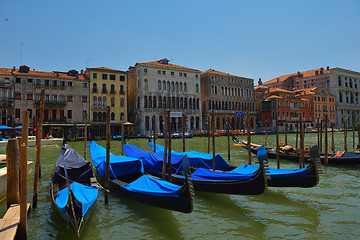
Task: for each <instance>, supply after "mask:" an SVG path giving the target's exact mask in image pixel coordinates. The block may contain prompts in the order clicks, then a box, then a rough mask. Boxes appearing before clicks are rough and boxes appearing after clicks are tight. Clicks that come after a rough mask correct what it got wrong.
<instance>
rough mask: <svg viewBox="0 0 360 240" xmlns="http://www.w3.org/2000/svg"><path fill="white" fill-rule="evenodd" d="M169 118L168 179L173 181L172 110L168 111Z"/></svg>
mask: <svg viewBox="0 0 360 240" xmlns="http://www.w3.org/2000/svg"><path fill="white" fill-rule="evenodd" d="M167 115H168V116H167V120H168V141H169V151H168V181H169V182H172V178H171V172H172V169H171V117H170V111H168V112H167Z"/></svg>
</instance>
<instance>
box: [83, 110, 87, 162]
mask: <svg viewBox="0 0 360 240" xmlns="http://www.w3.org/2000/svg"><path fill="white" fill-rule="evenodd" d="M84 117H85V128H84V160H85V161H86V145H87V113H86V112H85V115H84Z"/></svg>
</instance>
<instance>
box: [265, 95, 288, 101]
mask: <svg viewBox="0 0 360 240" xmlns="http://www.w3.org/2000/svg"><path fill="white" fill-rule="evenodd" d="M274 98H276V99H284V98H283V97H280V96H277V95H271V96H270V97H267V98H266V100H270V99H274Z"/></svg>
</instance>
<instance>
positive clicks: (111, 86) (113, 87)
mask: <svg viewBox="0 0 360 240" xmlns="http://www.w3.org/2000/svg"><path fill="white" fill-rule="evenodd" d="M110 92H115V85H114V84H111V85H110Z"/></svg>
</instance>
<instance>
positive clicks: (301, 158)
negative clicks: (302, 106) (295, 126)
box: [299, 114, 304, 168]
mask: <svg viewBox="0 0 360 240" xmlns="http://www.w3.org/2000/svg"><path fill="white" fill-rule="evenodd" d="M303 134H304V132H303V121H302V114H300V158H299V164H300V168H302V166H303V161H304V136H303Z"/></svg>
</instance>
